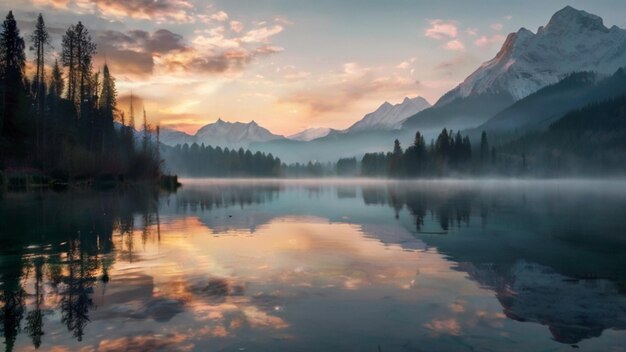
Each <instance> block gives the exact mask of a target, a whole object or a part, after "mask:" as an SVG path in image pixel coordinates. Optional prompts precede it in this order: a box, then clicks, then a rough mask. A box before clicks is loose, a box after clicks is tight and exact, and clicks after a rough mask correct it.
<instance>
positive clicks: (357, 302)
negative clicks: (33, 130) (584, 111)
mask: <svg viewBox="0 0 626 352" xmlns="http://www.w3.org/2000/svg"><path fill="white" fill-rule="evenodd" d="M0 307H1V311H0V320H1V325H0V332H1V333H2V335H3V336H2V339H3V342H4V346H3V347H4V348H5V349H6V350H8V351H11V350H14V351H29V350H34V349H35V348H36V347H38V348H39V350H44V351H48V350H54V351H74V350H85V351H91V350H98V351H117V350H131V351H135V350H136V351H145V350H166V351H169V350H199V351H244V350H245V351H283V350H284V351H340V350H345V351H372V352H378V351H383V352H386V351H570V350H572V349H573V348H579V350H585V351H624V350H626V331H625V330H626V183H623V182H620V181H610V182H609V181H607V182H600V181H593V182H592V181H545V182H540V181H491V182H486V181H483V182H472V181H439V182H435V181H431V182H427V181H423V182H383V181H348V180H344V181H333V180H324V181H216V180H185V181H184V187H183V188H182V189H180V190H179V191H178V192H177V193H175V194H164V193H158V192H155V191H153V190H147V189H133V190H129V191H126V192H110V193H93V192H73V193H60V194H55V193H47V194H32V193H22V194H20V193H8V194H2V195H0Z"/></svg>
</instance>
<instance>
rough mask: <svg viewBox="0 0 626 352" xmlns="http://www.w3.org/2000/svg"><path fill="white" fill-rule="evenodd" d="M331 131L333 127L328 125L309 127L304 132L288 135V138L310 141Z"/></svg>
mask: <svg viewBox="0 0 626 352" xmlns="http://www.w3.org/2000/svg"><path fill="white" fill-rule="evenodd" d="M331 131H332V129H330V128H327V127H317V128H307V129H306V130H304V131H302V132H299V133H296V134H292V135H290V136H287V139H291V140H294V141H302V142H308V141H312V140H314V139H317V138H322V137H326V136H327V135H328V134H329V133H330V132H331Z"/></svg>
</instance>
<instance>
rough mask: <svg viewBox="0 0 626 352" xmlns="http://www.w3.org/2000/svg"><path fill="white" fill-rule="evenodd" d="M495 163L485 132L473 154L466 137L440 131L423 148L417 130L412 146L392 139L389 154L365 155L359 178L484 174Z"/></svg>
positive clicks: (494, 156)
mask: <svg viewBox="0 0 626 352" xmlns="http://www.w3.org/2000/svg"><path fill="white" fill-rule="evenodd" d="M475 154H478V155H475ZM495 162H496V150H495V148H493V147H492V148H491V150H490V149H489V142H488V140H487V135H486V133H485V132H483V133H482V136H481V143H480V148H479V149H478V151H477V153H476V151H473V150H472V144H471V142H470V139H469V137H468V136H462V135H461V132H460V131H457V132H456V133H454V132H453V131H451V130H450V131H448V129H446V128H444V129H443V130H442V131H441V133H440V134H439V136H438V137H437V139H436V140H435V141H431V143H430V146H427V145H426V142H425V140H424V136H423V135H422V134H421V133H420V132H419V131H418V132H417V133H416V134H415V139H414V141H413V144H412V145H411V146H409V147H408V148H406V150H403V149H402V146H401V145H400V141H398V140H397V139H396V140H395V141H394V145H393V151H391V152H387V153H382V152H381V153H367V154H365V155H364V156H363V158H362V159H361V175H363V176H370V177H371V176H391V177H419V176H432V177H435V176H445V175H450V174H464V173H475V172H477V171H480V170H482V171H486V170H488V169H491V168H492V166H493V165H494V164H495Z"/></svg>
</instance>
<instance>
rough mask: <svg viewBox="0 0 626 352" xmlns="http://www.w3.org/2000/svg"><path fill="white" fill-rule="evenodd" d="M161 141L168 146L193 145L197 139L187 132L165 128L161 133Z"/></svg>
mask: <svg viewBox="0 0 626 352" xmlns="http://www.w3.org/2000/svg"><path fill="white" fill-rule="evenodd" d="M159 140H160V142H161V143H163V144H166V145H171V146H175V145H177V144H185V143H187V144H191V143H193V142H195V141H196V139H195V137H194V136H192V135H189V134H187V133H185V132H181V131H177V130H173V129H171V128H167V127H163V128H161V131H160V133H159Z"/></svg>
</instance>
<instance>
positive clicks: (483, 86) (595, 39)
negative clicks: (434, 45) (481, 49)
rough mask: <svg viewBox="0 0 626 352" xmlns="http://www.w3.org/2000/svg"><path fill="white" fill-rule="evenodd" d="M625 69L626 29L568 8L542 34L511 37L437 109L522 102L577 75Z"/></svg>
mask: <svg viewBox="0 0 626 352" xmlns="http://www.w3.org/2000/svg"><path fill="white" fill-rule="evenodd" d="M624 65H626V30H624V29H621V28H618V27H616V26H613V27H611V28H610V29H609V28H607V27H606V26H605V25H604V23H603V21H602V18H600V17H598V16H596V15H593V14H590V13H587V12H585V11H581V10H577V9H574V8H573V7H571V6H567V7H565V8H563V9H562V10H560V11H558V12H556V13H555V14H554V15H553V16H552V18H551V19H550V21H549V22H548V24H547V25H546V26H542V27H539V29H538V30H537V33H533V32H531V31H529V30H527V29H526V28H521V29H520V30H519V31H517V32H516V33H511V34H509V35H508V36H507V38H506V40H505V41H504V44H503V45H502V48H501V49H500V51H499V52H498V54H497V55H496V56H495V57H494V58H493V59H492V60H490V61H487V62H485V63H484V64H482V65H481V66H480V67H479V68H478V69H477V70H476V71H474V73H472V74H471V75H470V76H468V77H467V78H466V79H465V81H463V82H462V83H461V84H460V85H459V86H457V87H456V88H455V89H453V90H451V91H450V92H448V93H447V94H445V95H444V96H443V97H442V98H441V99H440V100H439V101H438V102H437V104H436V105H439V106H440V105H445V104H447V103H448V102H450V101H452V100H454V99H457V98H464V97H469V96H477V95H481V94H494V95H501V94H504V95H509V96H510V97H511V98H513V99H514V100H519V99H521V98H524V97H526V96H528V95H529V94H531V93H533V92H535V91H537V90H539V89H541V88H543V87H545V86H547V85H550V84H554V83H556V82H558V81H559V80H561V79H562V78H564V77H565V76H567V75H568V74H570V73H572V72H581V71H596V72H599V73H601V74H607V75H608V74H612V73H613V72H615V71H616V70H617V69H618V68H620V67H622V66H624Z"/></svg>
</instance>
